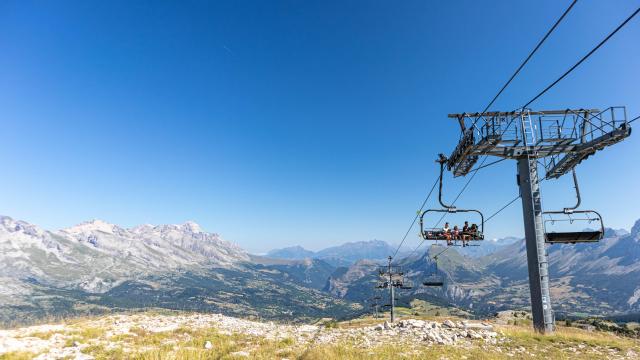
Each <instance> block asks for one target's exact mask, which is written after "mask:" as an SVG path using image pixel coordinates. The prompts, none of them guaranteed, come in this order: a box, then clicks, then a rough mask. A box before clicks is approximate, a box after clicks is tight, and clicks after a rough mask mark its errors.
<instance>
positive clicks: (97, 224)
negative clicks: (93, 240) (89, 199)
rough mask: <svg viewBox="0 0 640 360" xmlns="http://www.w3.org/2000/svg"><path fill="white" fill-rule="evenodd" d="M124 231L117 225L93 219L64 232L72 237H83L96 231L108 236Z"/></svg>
mask: <svg viewBox="0 0 640 360" xmlns="http://www.w3.org/2000/svg"><path fill="white" fill-rule="evenodd" d="M122 230H123V229H121V228H120V227H118V226H117V225H114V224H111V223H108V222H106V221H103V220H99V219H93V220H90V221H85V222H82V223H80V224H78V225H75V226H72V227H69V228H66V229H63V230H62V231H64V232H66V233H69V234H72V235H82V234H88V233H92V232H94V231H100V232H103V233H107V234H116V233H120V232H122Z"/></svg>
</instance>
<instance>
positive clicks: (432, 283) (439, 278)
mask: <svg viewBox="0 0 640 360" xmlns="http://www.w3.org/2000/svg"><path fill="white" fill-rule="evenodd" d="M433 260H434V261H435V269H434V271H433V272H432V273H430V274H429V275H428V276H427V277H426V278H425V279H424V281H423V282H422V285H424V286H429V287H437V286H443V285H444V276H443V275H441V274H439V273H438V257H437V256H435V257H434V258H433Z"/></svg>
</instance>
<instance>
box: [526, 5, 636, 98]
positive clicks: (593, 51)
mask: <svg viewBox="0 0 640 360" xmlns="http://www.w3.org/2000/svg"><path fill="white" fill-rule="evenodd" d="M639 12H640V7H639V8H637V9H636V11H634V12H633V13H632V14H631V15H630V16H629V17H628V18H627V19H626V20H625V21H623V22H622V23H621V24H620V25H618V27H617V28H615V30H613V31H612V32H611V33H610V34H609V35H607V37H605V38H604V39H603V40H602V41H600V43H599V44H598V45H596V47H594V48H593V49H591V51H589V52H588V53H587V54H586V55H585V56H583V57H582V58H581V59H580V60H578V62H577V63H575V64H574V65H573V66H572V67H571V68H569V70H567V71H565V72H564V74H562V75H561V76H560V77H559V78H557V79H556V80H555V81H554V82H552V83H551V84H550V85H549V86H547V87H546V88H545V89H544V90H542V91H541V92H540V93H538V95H536V96H534V97H533V99H531V100H529V102H527V103H526V104H524V105H523V106H522V108H523V109H524V108H526V107H527V106H529V105H531V103H533V102H534V101H536V100H538V98H539V97H541V96H542V95H544V94H545V93H546V92H547V91H549V90H550V89H551V88H552V87H554V86H555V85H556V84H557V83H559V82H560V81H561V80H562V79H564V78H565V77H566V76H567V75H569V74H570V73H571V72H572V71H573V70H575V69H576V68H577V67H578V66H580V64H582V63H583V62H584V61H585V60H587V59H588V58H589V57H590V56H591V55H593V53H595V52H596V51H597V50H598V49H599V48H600V47H601V46H602V45H604V44H605V43H606V42H607V41H609V39H611V37H613V35H615V34H616V33H617V32H618V31H619V30H620V29H622V28H623V27H624V26H625V25H626V24H627V23H628V22H629V21H631V19H633V18H634V17H635V16H636V15H637V14H638V13H639Z"/></svg>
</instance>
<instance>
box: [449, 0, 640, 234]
mask: <svg viewBox="0 0 640 360" xmlns="http://www.w3.org/2000/svg"><path fill="white" fill-rule="evenodd" d="M571 6H573V4H572V5H571ZM571 6H570V7H571ZM639 12H640V7H639V8H637V9H636V11H634V12H633V13H632V14H631V15H629V17H627V18H626V19H625V20H624V21H623V22H622V23H621V24H620V25H618V27H616V28H615V29H614V30H613V31H612V32H611V33H609V35H607V36H606V37H605V38H604V39H603V40H602V41H600V43H598V45H596V46H595V47H594V48H593V49H591V50H590V51H589V52H588V53H587V54H586V55H584V56H583V57H582V58H581V59H580V60H578V62H576V63H575V64H574V65H573V66H572V67H570V68H569V69H568V70H567V71H565V72H564V73H563V74H562V75H561V76H560V77H559V78H557V79H556V80H555V81H554V82H552V83H551V84H549V85H548V86H547V87H546V88H544V90H542V91H541V92H540V93H538V94H537V95H536V96H534V97H533V98H532V99H531V100H529V101H528V102H527V103H526V104H524V105H523V106H522V109H525V108H526V107H527V106H529V105H531V104H532V103H533V102H534V101H536V100H538V99H539V98H540V97H541V96H542V95H544V94H545V93H546V92H547V91H549V90H550V89H551V88H553V87H554V86H556V85H557V84H558V83H559V82H560V81H562V79H564V78H565V77H566V76H567V75H569V74H570V73H571V72H572V71H573V70H575V69H576V68H577V67H578V66H580V65H581V64H582V63H583V62H584V61H585V60H587V59H588V58H589V57H590V56H591V55H593V54H594V53H595V52H596V51H597V50H598V49H599V48H600V47H602V45H604V44H605V43H606V42H607V41H609V39H611V38H612V37H613V35H615V34H616V33H617V32H618V31H620V29H622V28H623V27H624V26H625V25H626V24H627V23H628V22H629V21H631V19H633V18H634V17H635V16H636V15H637V14H638V13H639ZM638 118H640V116H638V117H636V118H634V119H633V120H631V121H629V122H627V124H630V123H632V122H634V121H636V120H638ZM514 120H515V117H512V118H511V121H510V122H509V124H508V125H507V127H506V129H505V131H506V130H508V129H509V127H510V126H511V124H512V123H513V121H514ZM486 157H488V155H485V159H486ZM483 162H484V161H483ZM480 165H482V163H481V164H480ZM474 175H475V173H474ZM471 179H473V176H472V177H471ZM466 185H468V184H466ZM466 185H465V187H464V188H463V190H462V191H464V189H466ZM462 191H461V193H462ZM519 197H520V196H518V198H519ZM518 198H516V199H518ZM516 199H514V200H512V202H515V200H516ZM512 202H510V203H509V204H507V206H509V205H511V203H512ZM502 210H503V209H500V210H499V211H498V212H500V211H502ZM496 214H497V213H496ZM446 215H447V214H446V213H445V214H444V215H443V217H442V218H441V219H440V220H439V221H438V224H440V222H441V221H442V219H443V218H444V216H446ZM493 216H495V214H494V215H492V216H490V217H489V218H487V221H488V220H489V219H491V218H492V217H493ZM436 226H437V225H436Z"/></svg>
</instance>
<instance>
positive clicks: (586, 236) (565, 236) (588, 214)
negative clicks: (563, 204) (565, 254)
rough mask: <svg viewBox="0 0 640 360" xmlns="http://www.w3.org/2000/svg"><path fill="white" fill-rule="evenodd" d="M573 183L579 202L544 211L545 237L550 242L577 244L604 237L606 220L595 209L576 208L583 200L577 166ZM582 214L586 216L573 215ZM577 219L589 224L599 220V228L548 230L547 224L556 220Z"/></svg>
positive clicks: (596, 240)
mask: <svg viewBox="0 0 640 360" xmlns="http://www.w3.org/2000/svg"><path fill="white" fill-rule="evenodd" d="M572 174H573V185H574V189H575V191H576V198H577V202H576V205H575V206H573V207H567V208H564V209H562V210H558V211H544V212H543V213H542V214H543V216H545V215H546V216H547V217H548V218H547V219H545V221H544V229H545V232H544V239H545V242H546V243H548V244H576V243H589V242H598V241H600V240H602V238H603V237H604V222H603V220H602V216H601V215H600V213H598V212H597V211H595V210H576V209H577V208H578V207H579V206H580V202H581V201H582V199H581V197H580V188H579V187H578V177H577V175H576V170H575V168H574V169H572ZM575 214H582V215H584V216H585V217H574V216H572V215H575ZM552 215H560V216H563V215H566V217H565V218H555V219H554V218H553V216H552ZM576 221H587V222H588V223H589V224H591V223H593V222H597V223H598V224H599V228H598V229H597V230H580V231H548V230H547V225H548V224H550V225H554V224H555V223H556V222H569V224H573V223H574V222H576Z"/></svg>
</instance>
